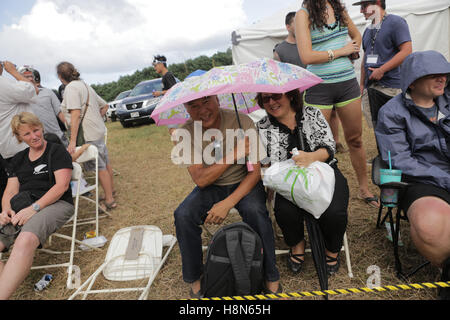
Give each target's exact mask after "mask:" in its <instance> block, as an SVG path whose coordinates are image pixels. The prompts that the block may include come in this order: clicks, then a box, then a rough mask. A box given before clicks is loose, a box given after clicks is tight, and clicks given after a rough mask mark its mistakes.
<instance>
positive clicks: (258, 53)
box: [232, 0, 450, 75]
mask: <svg viewBox="0 0 450 320" xmlns="http://www.w3.org/2000/svg"><path fill="white" fill-rule="evenodd" d="M355 2H357V0H344V3H345V5H346V8H347V11H348V12H349V14H350V17H351V18H352V20H353V22H354V23H355V24H356V26H357V27H358V29H359V31H360V32H361V34H362V33H363V31H364V29H365V28H366V26H367V25H368V22H367V21H365V19H364V17H363V15H362V14H361V13H360V12H359V10H360V9H359V8H360V7H359V6H352V3H355ZM300 5H301V1H299V0H297V1H295V2H294V3H293V4H292V5H290V6H289V7H287V8H285V9H283V10H280V11H279V12H278V13H276V14H274V15H272V16H270V17H268V18H266V19H264V20H263V21H261V22H258V23H255V24H253V25H251V26H249V27H248V28H243V29H239V30H236V31H234V32H233V34H232V43H233V49H232V50H233V62H234V63H235V64H240V63H246V62H250V61H253V60H256V59H258V58H261V57H272V56H273V51H272V50H273V47H274V46H275V44H277V43H279V42H281V41H283V40H284V38H286V36H287V31H286V27H285V25H284V19H285V16H286V14H287V13H288V12H290V11H298V9H299V8H300ZM386 6H387V8H386V11H387V12H388V13H392V14H396V15H399V16H401V17H403V18H405V19H406V21H407V22H408V25H409V28H410V32H411V37H412V41H413V50H414V51H422V50H437V51H439V52H441V53H442V54H443V55H444V56H446V57H447V59H449V58H450V36H449V34H450V0H387V1H386ZM359 66H360V61H357V62H356V63H355V67H356V68H357V74H358V75H359V72H358V69H359Z"/></svg>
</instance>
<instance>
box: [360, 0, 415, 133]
mask: <svg viewBox="0 0 450 320" xmlns="http://www.w3.org/2000/svg"><path fill="white" fill-rule="evenodd" d="M353 5H354V6H357V5H360V6H361V13H362V14H363V15H364V17H365V19H366V20H372V24H371V25H370V26H369V27H368V28H367V29H366V30H365V31H364V34H363V42H362V44H363V50H364V56H363V59H362V65H361V81H360V87H361V94H363V91H364V89H367V93H368V95H369V104H370V111H371V115H372V122H373V123H374V127H375V126H376V122H377V118H378V111H379V109H380V108H381V107H382V106H383V105H384V104H385V103H386V102H387V101H389V99H391V98H392V97H393V96H396V95H397V94H399V93H400V92H401V90H400V65H401V64H402V62H403V61H404V60H405V58H406V57H407V56H408V55H409V54H411V52H412V41H411V35H410V32H409V27H408V24H407V22H406V20H405V19H403V18H401V17H399V16H397V15H393V14H387V12H386V1H385V0H363V1H359V2H356V3H354V4H353Z"/></svg>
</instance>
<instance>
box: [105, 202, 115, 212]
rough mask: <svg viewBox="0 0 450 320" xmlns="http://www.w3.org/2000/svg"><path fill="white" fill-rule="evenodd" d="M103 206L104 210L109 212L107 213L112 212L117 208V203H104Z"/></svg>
mask: <svg viewBox="0 0 450 320" xmlns="http://www.w3.org/2000/svg"><path fill="white" fill-rule="evenodd" d="M103 204H104V205H105V207H106V209H107V210H109V211H110V210H114V209H115V208H117V202H116V201H113V202H111V203H108V202H106V201H104V202H103Z"/></svg>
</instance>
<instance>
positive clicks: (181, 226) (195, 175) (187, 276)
mask: <svg viewBox="0 0 450 320" xmlns="http://www.w3.org/2000/svg"><path fill="white" fill-rule="evenodd" d="M185 108H186V110H187V112H188V113H189V115H190V117H191V119H190V120H188V122H187V123H186V124H184V125H183V126H182V127H181V128H180V129H178V130H177V134H178V133H179V132H180V130H181V131H183V130H185V133H187V135H185V136H190V137H192V139H191V141H190V144H191V145H190V146H189V147H190V150H192V151H191V154H190V157H191V162H190V164H189V166H188V171H189V174H190V175H191V177H192V180H193V181H194V183H195V184H196V187H195V188H194V190H193V191H192V192H191V194H190V195H189V196H188V197H187V198H186V199H185V200H184V201H183V202H182V203H181V204H180V206H179V207H178V208H177V209H176V210H175V213H174V215H175V226H176V235H177V239H178V243H179V246H180V251H181V258H182V264H183V266H182V269H183V279H184V281H185V282H187V283H189V284H190V286H191V290H190V295H191V297H192V298H199V297H201V294H202V293H201V280H200V279H201V276H202V273H203V263H202V261H203V260H202V244H201V233H202V229H201V227H200V225H201V224H203V223H207V224H209V223H210V224H218V225H219V224H222V223H223V221H224V220H225V218H226V217H227V215H228V212H229V211H230V209H232V208H233V207H235V208H236V209H237V210H238V211H239V214H240V215H241V217H242V219H243V221H244V222H245V223H247V224H248V225H250V227H252V228H253V229H254V230H255V231H256V232H257V233H258V234H259V236H260V237H261V239H262V243H263V248H264V271H265V275H264V276H265V280H266V281H265V292H266V293H277V292H278V293H279V292H281V284H280V283H279V278H280V275H279V272H278V269H277V267H276V260H275V243H274V235H273V229H272V223H271V220H270V218H269V213H268V211H267V208H266V193H265V191H264V186H263V184H262V182H261V174H260V163H259V160H260V157H259V156H257V155H254V156H252V154H251V153H252V152H250V150H253V149H254V148H252V147H254V146H255V145H254V144H252V143H250V141H252V140H251V139H249V138H248V137H245V138H243V139H238V141H237V143H236V141H235V139H234V137H233V138H232V139H227V134H232V132H235V130H238V129H240V128H242V129H243V130H244V131H246V132H249V131H248V130H249V129H250V131H251V130H254V133H255V135H254V137H255V138H256V141H258V135H257V133H256V128H255V125H254V123H253V121H252V120H251V119H250V118H249V117H248V116H247V115H244V114H239V118H240V119H239V120H240V124H239V121H238V119H237V116H236V113H235V112H234V111H233V110H227V109H222V108H219V101H218V98H217V96H205V97H202V98H200V99H196V100H192V101H190V102H187V103H185ZM213 129H215V130H213ZM227 129H228V130H227ZM230 129H234V130H230ZM198 131H200V133H201V135H200V136H201V137H203V136H204V135H206V134H208V132H209V133H214V136H215V140H214V142H213V144H214V145H215V146H216V147H215V148H214V150H215V151H214V153H215V155H214V156H212V158H213V159H214V160H215V161H213V162H211V161H208V159H207V156H208V155H207V152H205V149H207V148H208V145H210V144H211V143H212V142H211V139H210V140H209V142H208V141H201V140H199V139H198V137H199V135H198V133H197V132H198ZM196 133H197V134H196ZM237 136H239V135H237ZM205 140H207V139H205ZM183 141H184V142H185V140H183ZM228 141H233V142H234V143H233V145H231V146H230V145H227V143H226V142H228ZM253 142H255V141H253ZM185 143H186V142H185ZM188 143H189V142H188ZM256 144H258V142H256ZM217 146H218V147H217ZM188 149H189V148H188ZM209 150H211V149H209ZM256 153H257V152H256ZM246 156H249V157H250V159H252V158H254V159H255V161H253V168H254V170H253V171H251V172H249V171H248V170H247V167H246V165H245V160H243V161H242V159H244V158H246ZM219 158H220V159H219ZM196 159H197V160H198V159H200V161H195V160H196ZM217 160H218V161H217ZM207 163H209V164H207ZM211 163H212V164H211Z"/></svg>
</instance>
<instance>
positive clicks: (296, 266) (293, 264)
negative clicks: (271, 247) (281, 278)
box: [287, 249, 305, 273]
mask: <svg viewBox="0 0 450 320" xmlns="http://www.w3.org/2000/svg"><path fill="white" fill-rule="evenodd" d="M304 256H305V254H304V253H301V254H293V253H292V249H289V255H288V257H287V265H288V268H289V269H290V270H291V271H292V272H293V273H299V272H300V271H301V270H302V266H303V263H304V262H305V260H304V258H303V259H300V258H302V257H304ZM293 260H295V261H293Z"/></svg>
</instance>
